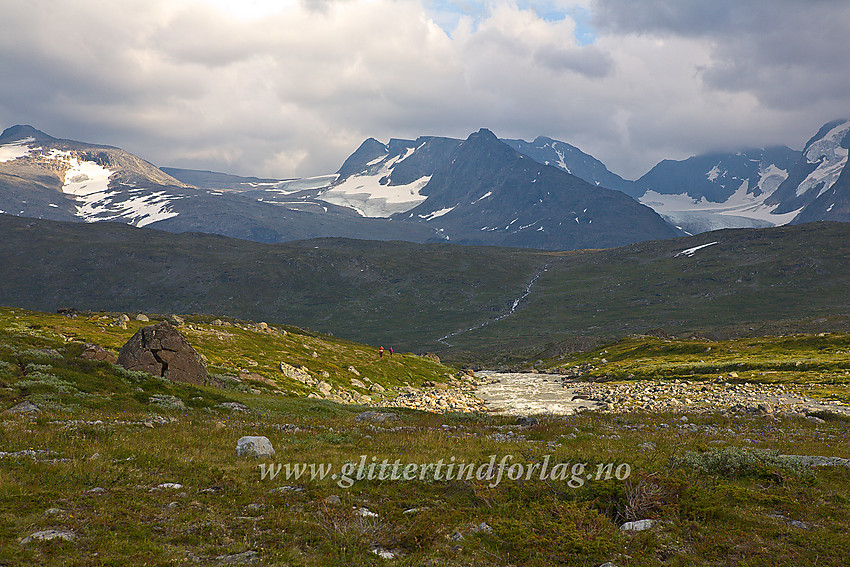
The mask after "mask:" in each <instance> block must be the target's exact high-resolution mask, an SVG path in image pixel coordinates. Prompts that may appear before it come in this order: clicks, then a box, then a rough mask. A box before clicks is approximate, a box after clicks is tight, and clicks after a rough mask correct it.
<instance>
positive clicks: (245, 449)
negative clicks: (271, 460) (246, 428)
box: [236, 435, 274, 459]
mask: <svg viewBox="0 0 850 567" xmlns="http://www.w3.org/2000/svg"><path fill="white" fill-rule="evenodd" d="M236 454H237V455H238V456H240V457H243V456H244V457H254V458H255V459H261V458H265V457H272V456H274V447H272V443H271V441H269V438H268V437H263V436H260V435H257V436H252V435H246V436H245V437H240V438H239V441H237V442H236Z"/></svg>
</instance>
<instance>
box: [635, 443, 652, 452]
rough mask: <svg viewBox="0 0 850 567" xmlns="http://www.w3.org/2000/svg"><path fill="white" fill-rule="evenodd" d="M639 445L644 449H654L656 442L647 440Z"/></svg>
mask: <svg viewBox="0 0 850 567" xmlns="http://www.w3.org/2000/svg"><path fill="white" fill-rule="evenodd" d="M638 447H640V448H641V449H643V450H644V451H654V450H655V443H653V442H652V441H647V442H646V443H641V444H640V445H638Z"/></svg>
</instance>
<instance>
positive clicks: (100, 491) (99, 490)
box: [86, 486, 106, 494]
mask: <svg viewBox="0 0 850 567" xmlns="http://www.w3.org/2000/svg"><path fill="white" fill-rule="evenodd" d="M86 492H88V493H89V494H103V493H104V492H106V489H105V488H101V487H99V486H95V487H94V488H91V489H89V490H87V491H86Z"/></svg>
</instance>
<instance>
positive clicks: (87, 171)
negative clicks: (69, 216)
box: [50, 150, 177, 227]
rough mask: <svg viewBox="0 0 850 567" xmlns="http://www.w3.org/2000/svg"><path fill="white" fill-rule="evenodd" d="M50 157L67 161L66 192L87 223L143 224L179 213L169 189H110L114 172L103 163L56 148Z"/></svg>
mask: <svg viewBox="0 0 850 567" xmlns="http://www.w3.org/2000/svg"><path fill="white" fill-rule="evenodd" d="M50 156H51V157H53V158H59V159H61V160H62V161H66V162H67V165H68V170H67V171H66V172H65V182H64V184H63V185H62V192H63V193H65V194H66V195H71V196H72V197H74V199H75V200H76V201H77V211H76V214H77V216H79V217H81V218H82V219H83V220H84V221H86V222H98V221H109V220H115V219H122V220H124V221H127V222H128V223H129V224H132V225H134V226H138V227H143V226H147V225H149V224H151V223H154V222H156V221H160V220H165V219H168V218H171V217H174V216H177V213H176V212H173V211H171V210H169V207H168V206H169V204H170V203H171V201H172V200H173V196H170V195H169V194H168V193H166V192H165V191H156V192H147V191H145V190H144V189H137V188H125V190H124V191H120V192H119V191H110V190H109V177H110V176H111V175H112V174H113V173H114V172H113V171H110V170H109V169H107V168H105V167H103V166H101V165H100V164H97V163H94V162H91V161H85V160H80V159H79V158H77V157H76V156H74V155H73V154H72V153H71V152H62V151H59V150H52V151H51V153H50Z"/></svg>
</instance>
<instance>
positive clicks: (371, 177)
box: [319, 148, 431, 217]
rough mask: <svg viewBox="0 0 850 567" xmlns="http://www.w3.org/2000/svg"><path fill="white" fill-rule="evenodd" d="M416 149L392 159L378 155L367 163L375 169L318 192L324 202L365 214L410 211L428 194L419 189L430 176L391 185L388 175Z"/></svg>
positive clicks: (390, 213) (426, 182) (383, 215)
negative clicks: (375, 167)
mask: <svg viewBox="0 0 850 567" xmlns="http://www.w3.org/2000/svg"><path fill="white" fill-rule="evenodd" d="M415 151H416V148H408V149H407V150H406V151H405V153H404V154H403V155H396V156H393V157H391V158H390V159H386V156H382V157H378V158H375V159H373V160H372V161H370V162H369V163H368V164H367V165H368V166H370V168H371V167H372V166H377V165H378V164H381V161H383V160H386V161H385V162H384V163H382V164H381V165H380V167H378V168H377V169H376V170H372V169H367V170H366V171H364V172H363V173H359V174H356V175H352V176H350V177H348V178H347V179H345V180H343V181H342V182H341V183H339V184H337V185H332V186H331V187H330V189H328V190H327V191H325V192H323V193H322V194H321V195H319V198H320V199H321V200H323V201H327V202H328V203H331V204H334V205H340V206H343V207H350V208H352V209H354V210H356V211H357V212H358V213H360V214H361V215H362V216H364V217H389V216H391V215H394V214H395V213H403V212H407V211H409V210H410V209H412V208H414V207H416V206H417V205H419V204H420V203H422V202H423V201H424V200H425V199H426V198H427V196H426V195H421V194H420V193H419V192H420V191H421V190H422V189H423V188H424V187H425V186H426V185H427V184H428V182H429V181H430V180H431V176H430V175H426V176H423V177H420V178H419V179H417V180H416V181H413V182H412V183H407V184H401V185H391V184H390V181H389V178H390V174H391V173H392V169H393V167H394V166H395V165H397V164H398V163H400V162H402V161H404V160H406V159H407V158H408V157H410V156H411V155H413V153H414V152H415Z"/></svg>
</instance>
